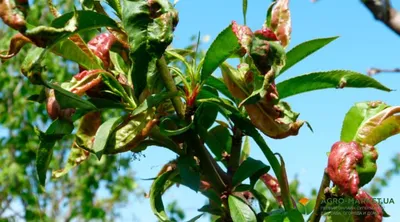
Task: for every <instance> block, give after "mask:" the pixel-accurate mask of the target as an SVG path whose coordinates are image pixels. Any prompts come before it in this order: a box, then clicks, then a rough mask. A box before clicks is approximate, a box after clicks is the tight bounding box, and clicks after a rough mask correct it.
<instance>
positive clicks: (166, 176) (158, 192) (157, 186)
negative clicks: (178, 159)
mask: <svg viewBox="0 0 400 222" xmlns="http://www.w3.org/2000/svg"><path fill="white" fill-rule="evenodd" d="M176 176H177V172H176V171H167V172H165V173H163V174H161V175H160V176H158V177H157V178H156V179H155V180H154V182H153V184H152V185H151V188H150V206H151V209H152V210H153V213H154V214H155V215H156V216H157V218H158V219H159V220H160V221H169V219H168V216H167V214H166V212H165V209H164V204H163V202H162V195H163V194H164V192H165V191H166V190H167V189H168V188H169V187H171V186H172V185H173V184H174V182H173V179H174V178H175V177H176Z"/></svg>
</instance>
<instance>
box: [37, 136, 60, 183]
mask: <svg viewBox="0 0 400 222" xmlns="http://www.w3.org/2000/svg"><path fill="white" fill-rule="evenodd" d="M55 144H56V140H54V139H43V140H41V141H40V144H39V149H38V150H37V153H36V170H37V174H38V177H39V183H40V185H42V186H44V185H45V182H46V173H47V169H48V168H49V165H50V161H51V158H52V157H53V147H54V145H55Z"/></svg>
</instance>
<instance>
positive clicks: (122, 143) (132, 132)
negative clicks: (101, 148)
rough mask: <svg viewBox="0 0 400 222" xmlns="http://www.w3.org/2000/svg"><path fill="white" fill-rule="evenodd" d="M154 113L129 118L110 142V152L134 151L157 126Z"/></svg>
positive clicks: (119, 127)
mask: <svg viewBox="0 0 400 222" xmlns="http://www.w3.org/2000/svg"><path fill="white" fill-rule="evenodd" d="M155 123H156V121H155V120H153V113H152V112H151V111H150V112H145V113H141V114H139V115H136V116H133V117H129V118H128V119H127V120H125V121H124V122H123V123H121V124H120V125H119V126H118V128H117V129H116V131H115V132H114V133H113V135H112V136H111V138H110V139H109V141H108V145H107V146H109V148H108V149H107V151H108V152H110V153H114V152H124V151H130V150H132V149H134V148H135V147H136V146H137V145H138V144H139V143H140V142H141V141H143V140H144V139H146V138H147V136H148V135H149V133H150V131H151V129H152V128H153V127H154V126H155Z"/></svg>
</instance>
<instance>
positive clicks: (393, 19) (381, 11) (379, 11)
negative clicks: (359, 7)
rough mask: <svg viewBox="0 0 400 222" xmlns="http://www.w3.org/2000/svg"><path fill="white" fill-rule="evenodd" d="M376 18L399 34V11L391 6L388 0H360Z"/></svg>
mask: <svg viewBox="0 0 400 222" xmlns="http://www.w3.org/2000/svg"><path fill="white" fill-rule="evenodd" d="M361 2H362V3H363V4H364V5H365V6H366V7H367V8H368V9H369V11H371V13H372V14H373V15H374V17H375V19H376V20H379V21H381V22H383V23H384V24H385V25H386V26H387V27H388V28H390V29H391V30H392V31H394V32H395V33H397V34H398V35H400V12H399V11H397V10H396V9H394V8H393V7H392V4H391V3H390V0H361Z"/></svg>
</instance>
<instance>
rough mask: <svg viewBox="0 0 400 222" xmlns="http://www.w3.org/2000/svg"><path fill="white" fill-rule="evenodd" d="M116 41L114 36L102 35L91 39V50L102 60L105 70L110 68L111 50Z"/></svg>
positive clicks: (89, 43)
mask: <svg viewBox="0 0 400 222" xmlns="http://www.w3.org/2000/svg"><path fill="white" fill-rule="evenodd" d="M116 41H117V39H116V38H115V37H114V35H112V34H110V33H102V34H100V35H98V36H96V37H94V38H93V39H91V40H90V41H89V42H88V44H87V45H88V47H89V49H90V50H92V52H93V53H94V54H95V55H96V56H97V57H99V58H100V59H101V61H102V62H103V66H104V68H105V69H108V68H109V67H110V50H111V47H112V46H113V44H114V43H115V42H116Z"/></svg>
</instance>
